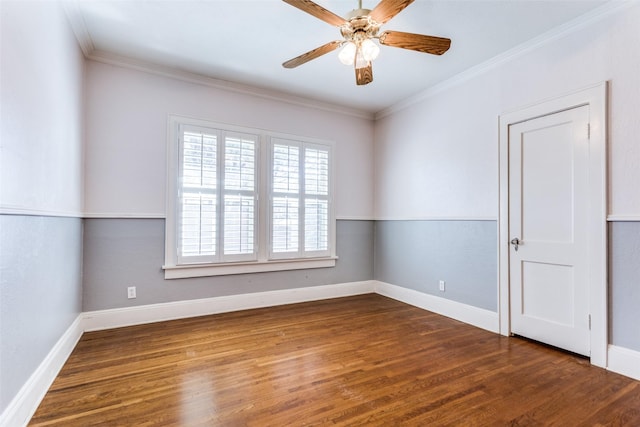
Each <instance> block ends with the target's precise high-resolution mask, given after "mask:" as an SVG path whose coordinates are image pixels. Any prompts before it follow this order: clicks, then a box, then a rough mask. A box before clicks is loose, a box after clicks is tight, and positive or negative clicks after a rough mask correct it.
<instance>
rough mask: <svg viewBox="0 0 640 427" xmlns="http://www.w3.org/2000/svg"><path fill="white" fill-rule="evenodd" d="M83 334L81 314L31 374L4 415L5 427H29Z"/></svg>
mask: <svg viewBox="0 0 640 427" xmlns="http://www.w3.org/2000/svg"><path fill="white" fill-rule="evenodd" d="M82 332H83V328H82V314H80V315H79V316H78V317H76V319H75V320H74V321H73V323H72V324H71V326H69V328H68V329H67V330H66V332H65V333H64V334H63V335H62V337H60V339H59V340H58V342H57V343H56V344H55V345H54V346H53V348H52V349H51V351H50V352H49V354H47V357H45V358H44V360H43V361H42V363H41V364H40V365H39V366H38V368H37V369H36V370H35V371H34V373H33V374H31V377H29V379H28V380H27V382H26V383H25V384H24V385H23V386H22V388H21V389H20V391H19V392H18V394H16V396H15V397H14V398H13V400H12V401H11V403H9V406H7V408H6V409H5V410H4V411H3V412H2V414H0V426H1V427H5V426H6V427H18V426H26V425H27V423H29V420H30V419H31V417H32V416H33V414H34V413H35V412H36V409H38V405H40V402H41V401H42V398H44V395H45V394H46V393H47V390H49V387H51V384H52V383H53V380H55V378H56V376H57V375H58V372H60V369H62V366H64V364H65V362H66V361H67V359H68V358H69V356H70V355H71V352H72V351H73V349H74V348H75V346H76V344H77V343H78V340H80V337H81V336H82Z"/></svg>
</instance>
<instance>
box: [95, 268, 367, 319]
mask: <svg viewBox="0 0 640 427" xmlns="http://www.w3.org/2000/svg"><path fill="white" fill-rule="evenodd" d="M374 289H375V284H374V282H373V281H371V280H368V281H362V282H350V283H341V284H336V285H323V286H309V287H306V288H295V289H283V290H278V291H268V292H256V293H251V294H241V295H229V296H223V297H214V298H204V299H197V300H188V301H176V302H169V303H161V304H149V305H143V306H137V307H126V308H116V309H110V310H98V311H89V312H86V313H83V325H84V330H85V331H97V330H102V329H111V328H119V327H123V326H131V325H140V324H144V323H154V322H162V321H165V320H175V319H183V318H188V317H197V316H206V315H209V314H218V313H227V312H232V311H238V310H249V309H253V308H262V307H274V306H278V305H284V304H295V303H299V302H307V301H317V300H323V299H329V298H339V297H346V296H351V295H361V294H368V293H373V292H374Z"/></svg>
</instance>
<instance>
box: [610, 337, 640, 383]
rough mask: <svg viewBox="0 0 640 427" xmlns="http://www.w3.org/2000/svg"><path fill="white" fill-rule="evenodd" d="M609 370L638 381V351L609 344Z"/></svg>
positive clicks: (639, 377) (639, 361) (639, 378)
mask: <svg viewBox="0 0 640 427" xmlns="http://www.w3.org/2000/svg"><path fill="white" fill-rule="evenodd" d="M607 353H608V360H609V363H608V366H607V369H608V370H609V371H612V372H615V373H617V374H620V375H624V376H627V377H629V378H633V379H634V380H638V381H640V351H635V350H630V349H628V348H624V347H618V346H615V345H609V349H608V352H607Z"/></svg>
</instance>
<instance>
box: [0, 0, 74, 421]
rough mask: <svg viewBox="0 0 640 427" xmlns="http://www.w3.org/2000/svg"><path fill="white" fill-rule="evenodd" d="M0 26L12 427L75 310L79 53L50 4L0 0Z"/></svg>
mask: <svg viewBox="0 0 640 427" xmlns="http://www.w3.org/2000/svg"><path fill="white" fill-rule="evenodd" d="M0 31H1V34H0V39H1V46H0V55H1V57H0V76H1V77H0V79H1V80H0V127H1V129H0V138H1V139H0V144H1V145H0V147H1V148H0V425H12V426H13V425H23V424H24V423H25V419H24V418H25V417H27V416H28V412H29V410H30V409H31V408H26V409H25V406H24V402H25V401H31V400H35V399H37V396H33V395H32V393H30V390H32V389H30V388H29V387H30V386H29V385H30V384H31V385H33V384H34V383H38V381H37V380H36V381H34V380H31V381H30V378H31V379H33V378H34V376H37V373H38V372H40V373H41V374H42V370H41V369H39V368H40V366H41V363H42V362H43V360H46V358H47V355H48V354H49V353H50V352H51V350H52V349H53V348H55V345H56V343H57V342H58V341H59V339H60V338H61V337H62V336H63V334H64V333H65V331H67V329H68V328H69V326H70V325H71V324H72V323H73V322H74V320H75V319H76V318H77V317H78V315H79V313H80V311H81V309H82V289H81V284H82V219H81V218H79V216H81V215H82V210H83V206H82V205H83V188H82V186H83V184H82V174H83V164H82V153H83V149H82V143H83V141H82V133H83V127H82V121H83V120H82V114H83V76H84V59H83V57H82V53H81V52H80V48H79V47H78V44H77V42H76V39H75V37H74V35H73V33H72V31H71V29H70V27H69V24H68V22H67V19H66V16H65V14H64V11H63V10H62V9H61V8H60V6H59V5H58V3H57V2H50V1H6V0H2V1H0ZM64 216H72V218H65V217H64ZM52 373H53V374H55V372H50V371H48V372H47V373H46V374H47V375H50V374H52ZM45 377H46V375H45ZM39 378H42V375H41V376H40V377H39ZM39 384H40V383H39ZM31 387H32V386H31ZM21 390H22V392H21ZM25 390H26V391H25ZM36 392H37V391H36ZM33 409H35V408H33ZM25 411H26V412H25Z"/></svg>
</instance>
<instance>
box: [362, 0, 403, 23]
mask: <svg viewBox="0 0 640 427" xmlns="http://www.w3.org/2000/svg"><path fill="white" fill-rule="evenodd" d="M411 3H413V0H381V1H380V3H378V5H377V6H376V7H374V8H373V10H372V11H371V13H369V16H370V17H371V18H373V19H374V20H375V21H377V22H378V23H380V24H384V23H385V22H387V21H388V20H389V19H391V18H393V17H394V16H396V15H397V14H398V13H400V12H401V11H402V9H404V8H405V7H407V6H409V5H410V4H411Z"/></svg>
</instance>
